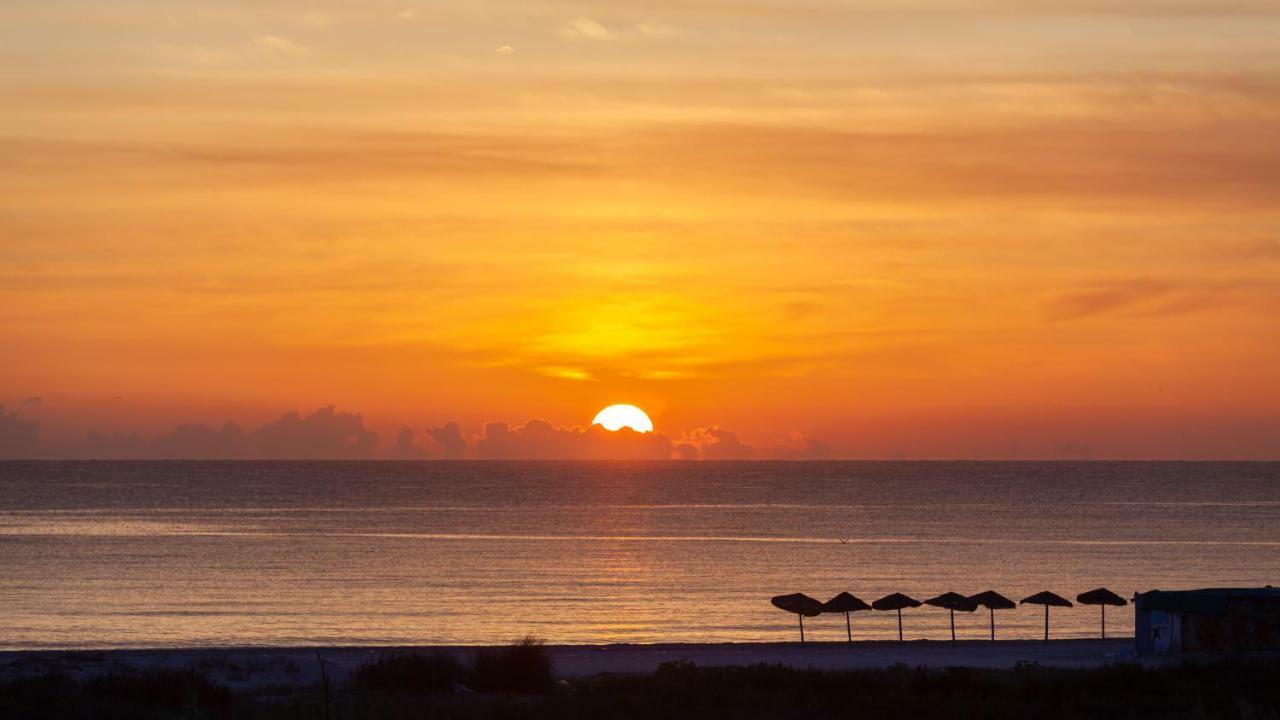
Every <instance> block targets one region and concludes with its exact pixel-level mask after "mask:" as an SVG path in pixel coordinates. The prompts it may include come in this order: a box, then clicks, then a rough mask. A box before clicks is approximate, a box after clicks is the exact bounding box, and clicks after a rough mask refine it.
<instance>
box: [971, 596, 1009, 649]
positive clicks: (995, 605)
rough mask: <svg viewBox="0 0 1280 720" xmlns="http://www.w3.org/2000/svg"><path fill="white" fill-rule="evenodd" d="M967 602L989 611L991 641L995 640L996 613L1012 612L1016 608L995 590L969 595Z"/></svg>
mask: <svg viewBox="0 0 1280 720" xmlns="http://www.w3.org/2000/svg"><path fill="white" fill-rule="evenodd" d="M969 600H970V601H972V602H975V603H977V604H978V605H981V606H982V607H984V608H986V609H988V610H990V611H991V639H992V640H995V639H996V611H997V610H1012V609H1014V608H1016V607H1018V605H1017V603H1015V602H1014V601H1012V600H1010V599H1009V598H1007V597H1005V596H1003V595H1001V594H1000V593H998V592H996V591H995V590H988V591H986V592H980V593H978V594H977V595H970V596H969Z"/></svg>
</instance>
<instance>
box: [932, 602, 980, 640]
mask: <svg viewBox="0 0 1280 720" xmlns="http://www.w3.org/2000/svg"><path fill="white" fill-rule="evenodd" d="M924 604H925V605H932V606H934V607H940V608H944V609H946V610H948V611H950V612H951V642H953V643H954V642H955V641H956V611H957V610H959V611H960V612H973V611H974V610H977V609H978V603H976V602H974V601H972V600H970V599H969V598H967V597H965V596H963V595H961V594H960V593H956V592H945V593H942V594H941V595H939V596H938V597H932V598H929V599H928V600H925V601H924Z"/></svg>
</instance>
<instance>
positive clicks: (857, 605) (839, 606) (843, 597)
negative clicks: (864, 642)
mask: <svg viewBox="0 0 1280 720" xmlns="http://www.w3.org/2000/svg"><path fill="white" fill-rule="evenodd" d="M870 609H871V606H870V605H868V604H866V603H864V602H862V600H860V599H858V598H857V597H854V596H853V595H850V594H849V593H847V592H842V593H840V594H839V595H837V596H835V597H833V598H831V599H830V600H828V601H826V602H824V603H822V612H824V613H844V631H845V633H846V634H848V636H849V642H853V624H852V623H851V622H850V621H849V613H855V612H860V611H862V610H870Z"/></svg>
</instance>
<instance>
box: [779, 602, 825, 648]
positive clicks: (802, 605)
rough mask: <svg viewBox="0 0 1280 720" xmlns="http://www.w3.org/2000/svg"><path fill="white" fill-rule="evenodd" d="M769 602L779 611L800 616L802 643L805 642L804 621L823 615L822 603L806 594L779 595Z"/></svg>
mask: <svg viewBox="0 0 1280 720" xmlns="http://www.w3.org/2000/svg"><path fill="white" fill-rule="evenodd" d="M769 602H771V603H773V606H774V607H776V608H778V609H779V610H786V611H787V612H790V613H795V614H796V615H798V616H800V642H804V619H805V618H806V617H817V616H819V615H821V614H822V603H820V602H818V601H817V600H814V599H813V598H811V597H809V596H808V595H805V594H804V593H791V594H790V595H778V596H777V597H774V598H772V599H771V600H769Z"/></svg>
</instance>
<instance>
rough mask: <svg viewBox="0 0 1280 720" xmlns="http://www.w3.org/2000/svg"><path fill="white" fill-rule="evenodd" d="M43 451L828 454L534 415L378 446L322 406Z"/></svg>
mask: <svg viewBox="0 0 1280 720" xmlns="http://www.w3.org/2000/svg"><path fill="white" fill-rule="evenodd" d="M0 410H2V409H0ZM35 433H36V421H34V420H30V421H23V420H19V419H18V418H17V416H16V415H14V414H10V415H3V414H0V457H34V456H36V454H37V452H36V451H37V449H38V448H37V445H36V434H35ZM45 454H53V455H56V456H59V457H69V458H81V459H102V460H123V459H157V460H163V459H174V460H176V459H189V460H252V459H261V460H365V459H376V458H387V459H395V460H465V459H468V458H473V459H477V460H749V459H760V460H774V459H778V460H812V459H820V458H825V457H827V456H828V455H829V454H830V447H829V446H828V445H827V444H826V443H823V442H821V441H819V440H816V439H814V438H812V437H810V436H808V435H803V434H799V433H793V434H791V435H790V436H788V438H787V439H786V440H785V441H784V442H783V443H781V444H779V445H766V446H755V445H752V444H750V443H746V442H744V441H743V440H742V439H741V438H740V437H739V436H738V435H737V434H736V433H733V432H730V431H728V430H725V429H723V428H721V427H719V426H713V427H709V428H699V429H697V430H694V431H693V432H691V433H687V434H684V435H682V436H681V438H680V439H679V440H678V441H673V440H672V439H671V438H670V437H669V436H667V435H665V434H664V433H661V432H650V433H637V432H634V431H632V430H629V429H626V428H624V429H622V430H619V431H617V432H610V431H608V430H605V429H604V428H603V427H601V426H599V425H592V426H590V427H586V428H583V427H562V426H556V425H553V424H552V423H550V422H547V421H546V420H540V419H534V420H529V421H528V422H525V423H524V424H523V425H512V424H510V423H507V422H489V423H485V425H484V426H483V428H482V429H481V431H480V433H479V435H476V436H473V437H468V435H467V434H466V433H465V432H464V431H463V429H462V426H461V425H460V424H459V423H457V422H447V423H444V424H443V425H440V426H437V427H430V428H426V429H425V430H423V431H422V434H421V435H420V434H419V432H418V431H415V430H414V429H413V428H412V427H410V426H408V425H402V426H401V427H400V428H399V430H398V432H397V433H396V434H395V437H394V440H393V441H392V442H391V443H390V444H389V445H388V446H386V447H385V448H382V449H380V448H379V438H378V434H377V433H376V432H374V431H372V430H369V429H368V428H366V427H365V424H364V417H363V416H362V415H359V414H356V413H347V412H338V411H337V410H336V409H335V408H334V406H332V405H329V406H326V407H322V408H320V409H319V410H316V411H315V412H313V413H311V414H310V415H306V416H303V415H302V414H300V413H297V412H291V413H287V414H285V415H283V416H281V417H280V418H279V419H278V420H275V421H273V422H269V423H267V424H265V425H263V426H261V427H259V428H257V429H256V430H253V431H245V430H244V429H242V428H241V426H240V425H238V424H236V423H234V422H227V423H224V424H223V425H222V426H221V427H211V426H209V425H205V424H200V423H189V424H184V425H179V426H178V427H176V428H174V429H173V430H172V431H170V432H168V433H165V434H163V435H160V436H157V437H153V438H150V439H148V438H145V437H143V436H141V435H139V434H137V433H127V432H126V433H119V432H114V433H103V432H97V431H92V432H89V433H87V434H86V435H85V437H84V438H83V439H82V440H81V441H80V442H79V443H77V444H74V445H72V446H69V447H62V448H60V449H58V450H57V452H53V453H45Z"/></svg>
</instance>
